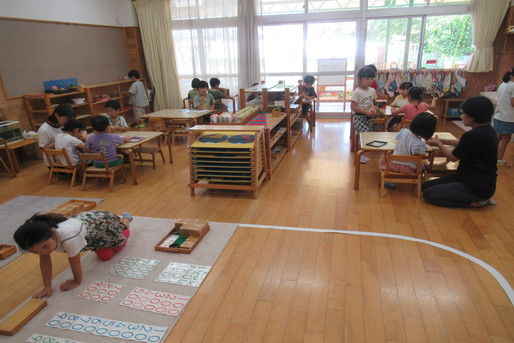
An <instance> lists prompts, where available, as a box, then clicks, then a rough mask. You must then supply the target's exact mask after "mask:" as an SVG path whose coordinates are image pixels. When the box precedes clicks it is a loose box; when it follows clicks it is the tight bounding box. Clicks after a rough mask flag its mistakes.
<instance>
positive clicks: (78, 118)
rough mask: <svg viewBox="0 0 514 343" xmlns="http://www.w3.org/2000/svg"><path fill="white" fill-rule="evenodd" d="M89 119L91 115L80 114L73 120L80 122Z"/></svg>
mask: <svg viewBox="0 0 514 343" xmlns="http://www.w3.org/2000/svg"><path fill="white" fill-rule="evenodd" d="M90 117H91V114H81V115H78V116H76V117H75V119H77V120H81V119H85V118H90Z"/></svg>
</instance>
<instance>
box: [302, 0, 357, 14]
mask: <svg viewBox="0 0 514 343" xmlns="http://www.w3.org/2000/svg"><path fill="white" fill-rule="evenodd" d="M307 5H308V7H307V11H308V12H326V11H341V10H356V9H359V7H360V0H308V2H307Z"/></svg>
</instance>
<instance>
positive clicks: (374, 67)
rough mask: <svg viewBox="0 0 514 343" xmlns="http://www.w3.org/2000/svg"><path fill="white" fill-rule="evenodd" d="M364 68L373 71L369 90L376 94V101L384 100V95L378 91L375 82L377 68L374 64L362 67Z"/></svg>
mask: <svg viewBox="0 0 514 343" xmlns="http://www.w3.org/2000/svg"><path fill="white" fill-rule="evenodd" d="M364 68H369V69H371V70H373V82H372V83H371V85H369V86H370V87H371V88H373V89H375V92H377V98H378V99H386V96H385V95H384V94H382V92H381V91H380V89H378V88H379V87H378V82H377V80H375V77H376V76H377V73H378V69H377V67H376V66H375V65H374V64H368V65H367V66H364Z"/></svg>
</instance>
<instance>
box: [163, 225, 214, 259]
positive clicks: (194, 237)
mask: <svg viewBox="0 0 514 343" xmlns="http://www.w3.org/2000/svg"><path fill="white" fill-rule="evenodd" d="M209 230H210V227H209V223H208V222H206V221H203V220H198V219H178V220H177V221H176V222H175V227H174V228H173V229H172V230H171V231H170V232H168V233H167V234H166V236H164V237H163V238H162V239H161V240H160V241H159V243H157V245H155V250H157V251H166V252H176V253H179V254H190V253H191V252H192V251H193V250H194V249H195V248H196V246H197V245H198V243H200V241H201V240H202V239H203V238H204V237H205V235H206V234H207V232H209ZM179 231H180V232H181V233H182V234H183V235H186V236H188V239H187V240H186V242H187V241H189V240H191V241H193V243H192V245H191V246H190V247H178V248H171V247H169V246H168V247H167V246H161V244H162V243H163V242H164V241H165V240H166V239H167V238H168V237H169V236H171V235H172V234H174V233H178V232H179Z"/></svg>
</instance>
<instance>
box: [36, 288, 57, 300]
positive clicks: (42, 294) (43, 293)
mask: <svg viewBox="0 0 514 343" xmlns="http://www.w3.org/2000/svg"><path fill="white" fill-rule="evenodd" d="M53 293H54V290H53V289H52V287H51V286H49V287H45V288H43V289H41V290H40V291H39V292H37V293H36V294H34V295H33V296H32V297H33V298H36V299H41V298H48V297H50V296H52V294H53Z"/></svg>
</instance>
